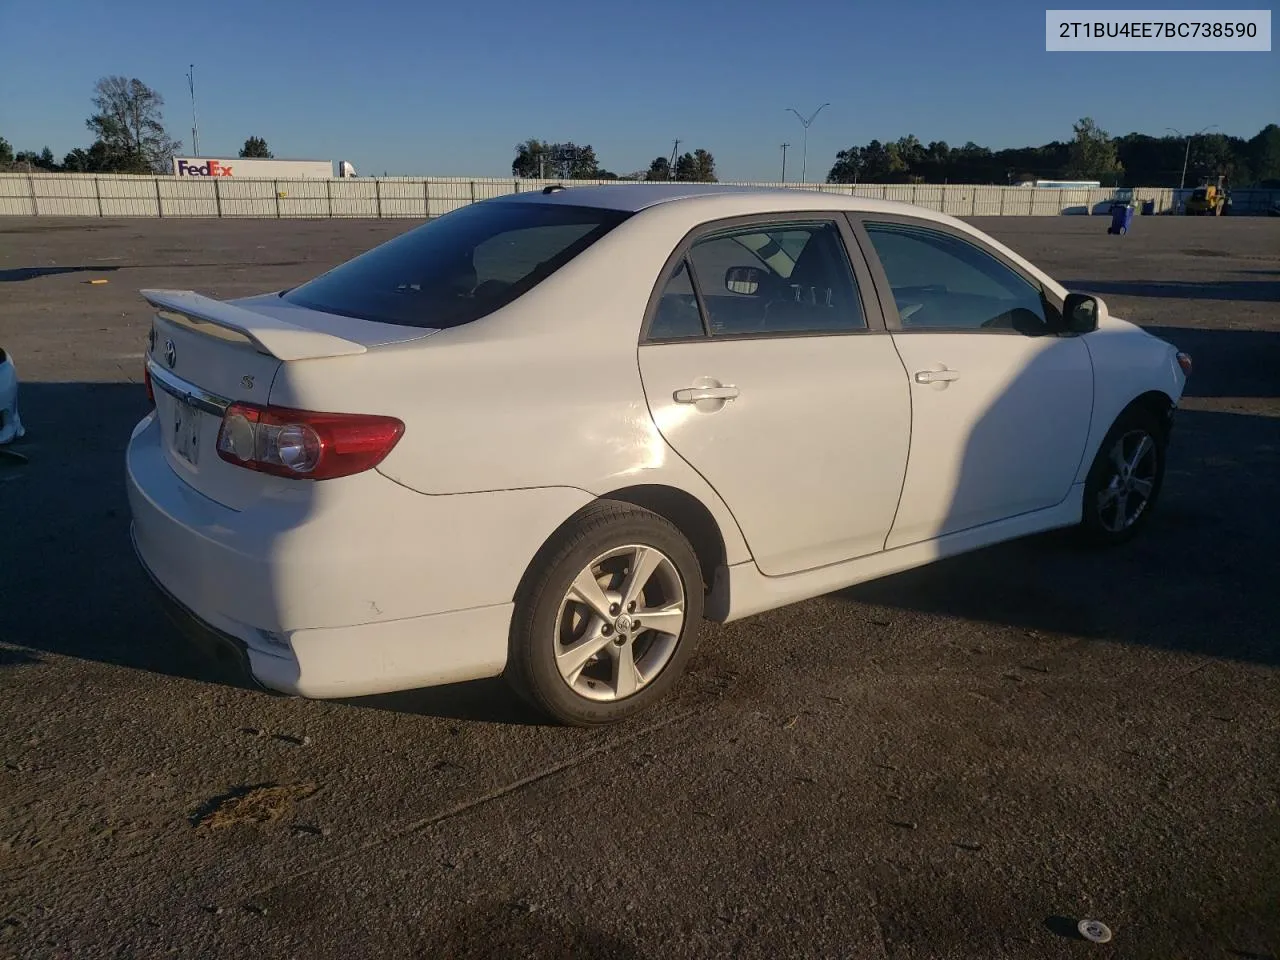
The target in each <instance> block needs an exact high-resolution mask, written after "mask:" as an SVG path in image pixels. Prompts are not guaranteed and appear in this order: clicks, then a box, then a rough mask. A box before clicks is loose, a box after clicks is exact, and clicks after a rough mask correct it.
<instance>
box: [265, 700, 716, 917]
mask: <svg viewBox="0 0 1280 960" xmlns="http://www.w3.org/2000/svg"><path fill="white" fill-rule="evenodd" d="M704 706H705V704H700V705H698V706H694V707H690V708H689V709H687V710H684V711H681V712H680V713H677V714H673V715H672V716H669V717H667V718H665V719H663V720H659V721H657V722H656V723H651V724H649V725H648V726H646V727H644V728H642V729H640V730H636V731H635V732H633V733H629V734H626V735H624V736H620V737H618V738H616V739H614V740H611V741H610V742H609V743H607V744H601V745H600V746H598V747H592V748H590V749H588V750H585V751H583V752H582V753H579V754H577V755H576V756H574V757H572V758H571V759H568V760H562V761H560V762H559V763H553V764H552V765H551V766H549V767H545V768H543V769H542V770H538V771H535V772H534V773H531V774H528V775H527V776H524V777H521V778H520V779H518V780H513V781H512V782H511V783H508V784H506V785H504V786H501V787H498V788H497V789H495V790H491V791H489V792H488V793H485V794H482V795H481V796H479V797H473V798H472V799H470V800H465V801H463V802H462V803H459V804H455V805H454V806H452V807H449V808H448V809H447V810H442V811H440V812H439V813H433V814H431V815H430V816H427V817H421V818H420V819H418V820H415V821H413V822H412V823H408V824H405V825H404V826H402V827H399V828H396V829H394V830H391V831H389V832H387V833H385V834H381V835H379V836H376V837H372V838H370V839H367V840H365V841H363V842H361V843H358V844H356V845H355V846H353V847H350V848H348V849H346V850H343V851H342V852H341V853H336V854H334V855H333V856H332V857H329V858H328V859H326V860H322V861H320V862H319V863H316V864H313V865H312V866H310V867H308V868H307V869H305V870H299V871H298V872H296V873H294V874H291V875H290V876H289V877H287V878H285V879H282V880H277V881H275V882H273V883H269V884H267V885H266V886H263V887H259V888H257V889H254V890H251V891H249V892H247V893H246V894H244V896H243V899H244V900H245V901H252V900H254V899H256V898H259V897H263V896H266V895H267V894H269V893H272V892H274V891H275V890H278V889H279V888H281V887H284V886H288V885H289V884H291V883H294V882H296V881H298V880H301V879H304V878H306V877H310V876H313V875H315V874H317V873H320V872H321V871H323V870H326V869H328V868H329V867H332V866H333V865H334V864H337V863H341V862H342V861H343V860H346V859H349V858H350V857H352V856H354V855H356V854H360V853H365V852H367V851H369V850H372V849H374V848H375V847H379V846H382V845H383V844H386V843H390V842H391V841H393V840H398V839H400V838H401V837H406V836H409V835H410V834H413V833H420V832H422V831H424V830H428V829H430V828H431V827H434V826H436V825H438V824H441V823H444V822H445V821H447V820H452V819H454V818H455V817H460V816H462V815H463V814H466V813H469V812H471V811H472V810H475V809H477V808H478V807H482V806H484V805H485V804H488V803H493V802H494V801H496V800H501V799H503V798H504V797H509V796H511V795H513V794H516V793H519V792H520V791H521V790H524V789H526V788H527V787H531V786H533V785H534V784H536V783H541V782H542V781H544V780H549V779H551V778H552V777H555V776H557V775H558V774H561V773H564V772H566V771H568V770H572V769H573V768H574V767H578V766H581V765H582V764H584V763H586V762H587V761H588V760H592V759H594V758H596V757H599V756H602V755H605V754H608V753H610V752H613V751H615V750H617V749H618V748H619V747H623V746H626V745H628V744H631V743H634V742H635V741H637V740H640V739H642V738H643V737H647V736H649V735H650V734H653V733H657V732H658V731H659V730H663V729H665V728H667V727H670V726H672V725H674V724H676V723H679V722H680V721H681V720H687V719H688V718H689V717H692V716H694V715H695V714H697V713H701V712H704V711H703V709H702V708H703V707H704Z"/></svg>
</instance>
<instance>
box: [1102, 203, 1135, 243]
mask: <svg viewBox="0 0 1280 960" xmlns="http://www.w3.org/2000/svg"><path fill="white" fill-rule="evenodd" d="M1132 225H1133V204H1130V203H1113V204H1112V205H1111V226H1109V227H1107V233H1118V234H1121V235H1124V234H1126V233H1128V232H1129V227H1130V226H1132Z"/></svg>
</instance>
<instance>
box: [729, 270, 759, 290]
mask: <svg viewBox="0 0 1280 960" xmlns="http://www.w3.org/2000/svg"><path fill="white" fill-rule="evenodd" d="M762 280H764V271H763V270H761V269H759V268H758V267H730V268H729V269H728V270H726V271H725V272H724V288H725V289H726V290H728V291H729V292H730V293H736V294H738V296H741V297H754V296H755V295H756V294H757V293H759V292H760V283H761V281H762Z"/></svg>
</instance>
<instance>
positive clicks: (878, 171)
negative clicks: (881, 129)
mask: <svg viewBox="0 0 1280 960" xmlns="http://www.w3.org/2000/svg"><path fill="white" fill-rule="evenodd" d="M1072 134H1073V136H1072V138H1071V139H1070V140H1068V141H1057V140H1055V141H1053V142H1051V143H1047V144H1044V145H1043V146H1039V147H1015V148H1012V149H1006V150H991V149H989V148H987V147H982V146H979V145H978V144H976V143H973V142H972V141H970V142H968V143H966V144H965V145H964V146H962V147H952V146H950V145H948V144H947V143H946V142H945V141H941V140H936V141H933V142H932V143H929V144H928V145H925V144H923V143H921V142H920V141H919V140H918V139H916V137H915V136H911V135H908V136H905V137H901V138H900V139H898V140H895V141H890V142H884V143H882V142H881V141H879V140H872V141H871V142H870V143H868V144H866V145H865V146H860V147H850V148H848V149H847V150H841V151H840V152H839V153H837V154H836V162H835V164H834V165H833V166H832V167H831V171H830V172H829V173H828V174H827V182H828V183H988V184H1010V183H1019V182H1021V181H1023V180H1059V179H1067V180H1097V181H1099V182H1100V183H1102V184H1103V185H1104V186H1122V185H1126V184H1127V185H1132V186H1146V187H1177V186H1179V184H1180V183H1181V181H1182V175H1183V173H1182V171H1183V162H1184V160H1185V161H1186V183H1187V186H1192V185H1194V184H1198V183H1202V182H1205V181H1206V180H1209V179H1215V178H1217V177H1219V176H1223V177H1226V178H1228V180H1229V182H1230V183H1231V185H1232V186H1262V187H1273V188H1274V187H1280V126H1277V125H1276V124H1274V123H1270V124H1267V125H1266V126H1265V127H1263V128H1262V130H1260V131H1259V132H1258V133H1257V135H1256V136H1254V137H1252V138H1250V139H1248V140H1245V139H1243V138H1242V137H1233V136H1229V135H1227V134H1222V133H1208V134H1201V135H1198V136H1195V137H1193V138H1192V140H1191V144H1190V153H1189V154H1188V151H1187V140H1186V138H1184V137H1179V136H1162V137H1152V136H1148V135H1147V134H1142V133H1129V134H1125V135H1124V136H1121V137H1112V136H1110V135H1109V134H1108V133H1107V132H1106V131H1105V130H1102V129H1101V128H1099V126H1098V125H1097V124H1096V123H1095V122H1094V121H1093V120H1092V119H1091V118H1090V117H1084V118H1082V119H1081V120H1080V121H1079V122H1078V123H1076V124H1075V125H1074V126H1073V128H1072Z"/></svg>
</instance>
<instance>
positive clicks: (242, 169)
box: [173, 157, 356, 180]
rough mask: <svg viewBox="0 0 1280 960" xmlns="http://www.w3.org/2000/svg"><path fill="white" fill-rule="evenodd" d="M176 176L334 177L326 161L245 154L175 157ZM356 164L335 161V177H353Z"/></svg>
mask: <svg viewBox="0 0 1280 960" xmlns="http://www.w3.org/2000/svg"><path fill="white" fill-rule="evenodd" d="M173 175H174V176H175V177H233V178H234V177H239V178H240V179H241V180H249V179H262V180H274V179H280V180H285V179H288V180H299V179H320V180H328V179H330V178H332V177H333V163H332V162H331V161H329V160H260V159H250V158H248V157H233V158H229V157H174V158H173ZM355 175H356V171H355V167H353V166H352V165H351V164H350V163H349V162H347V161H346V160H340V161H338V176H340V177H354V176H355Z"/></svg>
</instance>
